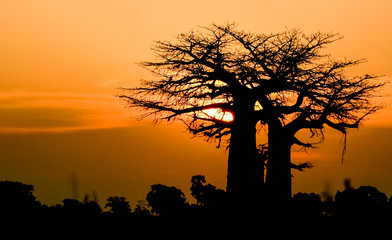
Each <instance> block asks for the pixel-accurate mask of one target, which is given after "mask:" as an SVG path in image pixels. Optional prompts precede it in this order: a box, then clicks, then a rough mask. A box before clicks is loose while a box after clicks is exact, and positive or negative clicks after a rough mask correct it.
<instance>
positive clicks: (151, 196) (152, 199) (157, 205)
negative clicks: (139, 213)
mask: <svg viewBox="0 0 392 240" xmlns="http://www.w3.org/2000/svg"><path fill="white" fill-rule="evenodd" d="M146 200H147V202H148V204H149V205H150V206H151V208H152V212H153V213H156V214H158V215H159V216H163V217H168V216H176V215H178V214H180V213H181V212H182V211H183V210H184V209H185V207H186V206H187V203H186V199H185V195H184V193H183V192H182V191H181V190H180V189H178V188H176V187H168V186H166V185H162V184H155V185H152V186H151V191H150V192H149V193H148V194H147V196H146Z"/></svg>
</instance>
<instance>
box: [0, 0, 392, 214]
mask: <svg viewBox="0 0 392 240" xmlns="http://www.w3.org/2000/svg"><path fill="white" fill-rule="evenodd" d="M391 11H392V1H390V0H373V1H365V0H362V1H361V0H339V1H338V0H328V1H324V0H319V1H313V0H297V1H291V0H285V1H283V0H281V1H279V0H276V1H271V0H269V1H267V0H257V1H256V0H242V1H232V0H224V1H220V0H208V1H207V0H198V1H192V0H189V1H183V0H182V1H179V0H168V1H158V0H156V1H155V0H149V1H148V0H146V1H132V0H129V1H126V0H111V1H102V0H55V1H53V0H47V1H44V0H34V1H30V0H18V1H15V0H1V1H0V29H1V38H0V56H1V58H0V180H13V181H21V182H23V183H26V184H32V185H34V186H35V194H36V196H37V197H38V200H39V201H41V202H42V203H45V204H48V205H52V204H56V203H60V202H61V201H62V200H63V199H64V198H70V197H72V196H73V195H72V184H71V182H72V181H71V179H72V176H74V177H75V176H76V177H77V186H78V193H79V198H81V197H82V196H83V195H84V194H86V193H90V194H91V192H92V191H95V192H96V193H97V194H98V197H99V201H100V202H101V203H103V202H105V200H106V198H107V197H109V196H113V195H119V196H125V197H127V199H129V200H130V201H131V204H133V203H134V202H135V201H136V200H139V199H143V198H144V197H145V196H146V194H147V192H148V191H149V187H150V185H152V184H156V183H162V184H166V185H174V186H176V187H178V188H180V189H181V190H183V191H184V192H185V193H186V194H187V198H188V200H191V196H190V195H189V187H190V179H191V177H192V175H196V174H203V175H205V176H206V179H207V181H208V182H209V183H212V184H214V185H216V186H218V187H220V188H223V189H224V188H225V184H226V170H227V166H226V158H227V152H225V151H224V150H223V149H216V148H215V145H214V144H213V143H206V142H204V141H203V140H202V139H197V138H192V137H191V136H190V135H189V134H187V133H184V127H182V126H181V125H177V124H173V125H166V124H161V125H159V126H153V125H152V124H151V123H150V122H147V121H146V122H137V121H135V120H132V119H130V115H131V114H130V110H129V109H126V108H125V106H124V104H123V103H122V102H120V101H119V100H118V99H116V98H115V97H114V95H115V94H116V93H118V90H117V89H116V88H117V87H127V86H134V85H136V84H138V81H139V80H140V79H142V78H143V79H148V78H150V77H151V75H150V74H149V73H148V72H146V71H145V70H144V69H142V68H140V67H139V66H138V65H137V64H136V63H137V62H140V61H143V60H153V59H154V55H153V52H151V50H150V47H151V46H152V43H153V41H154V40H171V39H173V36H174V35H176V34H179V33H182V32H188V31H189V30H191V29H197V28H198V26H207V25H209V24H211V23H218V24H224V23H227V22H236V23H237V24H238V25H239V26H238V28H239V29H244V30H247V31H252V32H255V33H271V32H280V31H284V30H285V29H286V28H289V29H290V28H300V29H302V30H303V31H304V32H305V33H313V32H316V31H321V32H333V33H339V34H340V35H341V36H343V37H344V39H343V40H340V41H338V42H336V43H334V44H332V45H330V46H329V47H328V48H327V49H326V51H328V52H329V53H331V55H332V56H333V57H334V58H337V59H343V58H348V59H362V58H366V59H367V60H368V62H367V63H365V64H362V65H360V66H358V67H356V68H354V69H351V70H350V73H351V74H358V75H360V74H363V73H374V74H377V75H384V77H383V79H384V80H390V79H391V77H392V63H391V60H390V56H392V47H391V42H392V30H391V29H392V15H391V14H390V13H391ZM389 89H391V87H390V86H389V87H388V88H386V90H385V92H384V93H383V94H385V95H387V94H389V93H390V92H391V91H390V90H389ZM378 101H382V102H385V103H389V102H390V97H389V96H386V97H384V98H380V99H378ZM391 119H392V115H391V108H390V107H386V108H385V109H384V110H383V111H382V112H380V113H378V114H375V115H374V116H371V119H370V120H369V121H366V122H364V125H363V126H361V128H360V129H359V130H352V131H350V132H349V135H348V149H347V154H346V156H345V161H344V164H341V151H342V144H341V135H340V134H338V133H336V132H333V131H330V130H328V131H327V132H326V142H325V143H324V144H322V145H320V148H319V149H315V150H310V151H309V152H308V154H306V153H303V152H295V153H293V161H303V160H308V161H313V162H314V163H315V165H316V167H315V168H313V169H311V170H307V171H305V172H303V173H297V172H293V173H294V174H293V175H294V178H293V191H294V192H298V191H303V192H316V193H321V192H322V191H330V192H331V193H332V194H334V193H336V190H338V189H340V190H341V189H343V185H342V182H343V180H344V178H351V179H352V184H353V185H354V186H356V187H358V186H360V185H372V186H375V187H377V188H378V189H379V190H381V191H383V192H385V193H387V195H388V197H390V196H391V194H392V157H391V156H392V148H391V143H390V142H391V140H392V137H391V134H392V123H391ZM261 139H262V137H261ZM132 207H134V204H133V206H132Z"/></svg>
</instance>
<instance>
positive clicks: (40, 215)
mask: <svg viewBox="0 0 392 240" xmlns="http://www.w3.org/2000/svg"><path fill="white" fill-rule="evenodd" d="M10 186H12V187H10ZM10 188H11V189H13V190H11V191H10V190H9V189H10ZM22 189H23V191H24V193H23V194H19V193H20V192H21V190H22ZM191 189H192V195H194V196H196V198H198V200H197V204H189V203H188V202H187V201H186V198H185V196H184V194H183V192H182V191H181V190H180V189H178V188H176V187H173V186H172V187H169V186H165V185H162V184H155V185H152V186H151V191H150V192H149V193H148V194H147V196H146V200H145V201H144V200H142V201H139V203H138V205H137V206H136V208H135V209H134V210H132V209H131V207H130V205H129V202H128V201H127V200H126V198H124V197H118V196H115V197H109V198H108V199H107V203H106V205H105V206H107V207H108V208H109V211H108V212H103V211H102V210H101V208H100V207H99V205H98V203H97V202H95V201H94V200H90V201H88V202H80V201H78V200H75V199H64V201H63V202H62V204H57V205H56V206H51V207H48V206H46V205H42V204H40V203H39V202H38V201H36V199H35V197H34V196H33V187H32V186H31V185H25V184H22V183H18V182H13V183H10V182H0V193H2V195H1V196H2V197H1V199H2V202H1V205H0V209H2V210H4V209H6V208H9V207H10V205H9V204H10V201H9V200H10V199H12V201H13V202H14V203H18V204H14V205H13V207H12V211H8V214H9V215H8V216H7V215H4V211H3V212H2V215H0V217H2V218H5V217H7V218H8V219H9V217H10V216H16V217H18V219H24V220H25V223H26V224H28V225H29V226H35V227H36V228H37V229H42V226H45V227H46V228H48V229H55V230H56V231H65V230H66V231H68V232H72V231H74V233H79V230H86V231H87V232H90V231H92V232H90V233H91V234H93V233H94V231H97V229H105V230H107V231H108V232H109V233H115V232H116V233H122V234H125V233H126V234H131V235H134V236H136V234H139V233H141V234H142V235H145V234H151V232H149V231H151V230H156V231H158V232H159V234H164V233H165V232H166V233H168V232H169V233H171V234H174V233H179V232H178V229H182V230H183V231H184V230H186V231H189V232H188V233H195V234H196V233H203V232H205V233H210V232H209V231H207V230H214V229H215V230H217V229H218V226H225V227H233V228H239V227H240V226H244V224H245V225H247V224H250V225H247V227H248V228H249V227H251V226H256V227H257V229H258V231H263V232H265V233H267V232H268V231H269V230H271V229H273V228H274V227H275V228H276V227H277V226H279V228H282V227H283V228H284V229H289V227H291V228H292V229H294V230H297V231H298V229H301V228H304V226H306V227H307V228H308V230H306V231H310V230H314V229H318V228H317V226H318V227H322V228H328V229H329V230H331V229H332V228H334V227H336V226H345V225H347V224H348V223H356V224H359V223H360V224H363V225H364V226H366V227H368V228H370V227H374V226H375V224H377V229H381V228H382V227H383V226H385V225H387V224H390V223H391V220H392V201H391V199H392V197H391V198H390V199H389V200H388V199H387V197H386V195H385V194H384V193H382V192H380V191H379V190H377V189H376V188H375V187H371V186H361V187H359V188H357V189H354V188H352V187H347V188H346V189H345V190H344V191H342V192H340V191H338V192H337V193H336V195H335V197H334V199H333V198H330V199H329V200H327V201H322V200H321V197H320V195H318V194H315V193H297V194H294V195H293V198H292V199H291V200H290V201H289V204H288V205H286V204H282V205H280V207H281V208H284V209H285V211H283V213H284V215H281V214H280V213H281V212H280V211H279V209H276V208H275V207H278V205H274V208H267V209H264V210H265V211H262V212H258V211H255V209H256V208H257V207H258V206H255V205H248V206H238V205H233V204H232V202H230V201H227V199H228V196H227V195H225V194H224V193H225V192H224V191H223V190H220V189H218V188H216V187H215V186H213V185H211V184H207V182H206V181H205V177H204V176H202V175H196V176H193V177H192V184H191ZM23 191H22V192H23ZM15 192H17V194H16V193H15ZM5 193H7V195H5ZM26 193H27V194H26ZM211 193H213V194H211ZM204 194H205V195H204ZM26 196H27V198H26ZM202 196H203V197H202ZM206 196H208V197H206ZM204 197H205V198H204ZM4 199H8V200H7V201H5V200H4ZM26 199H28V200H27V201H26ZM247 200H248V199H247ZM249 202H251V201H249ZM4 204H5V205H4ZM260 204H261V203H260ZM287 206H289V207H288V209H286V207H287ZM32 209H34V211H31V210H32ZM286 210H287V211H286ZM239 212H243V213H244V214H240V215H239V214H237V213H239ZM27 216H29V218H26V217H27ZM26 219H27V220H28V221H26ZM12 223H14V224H16V226H18V227H19V228H20V227H21V226H22V225H21V223H22V222H21V221H20V220H18V221H17V222H15V221H14V222H12ZM276 223H278V225H274V224H276ZM227 224H230V225H227ZM251 224H253V225H251ZM387 226H388V225H387ZM313 227H315V228H314V229H313ZM387 229H389V228H387ZM160 231H162V232H160ZM100 232H101V231H100ZM96 233H98V232H96ZM203 234H204V233H203Z"/></svg>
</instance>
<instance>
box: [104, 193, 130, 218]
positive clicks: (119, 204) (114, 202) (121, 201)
mask: <svg viewBox="0 0 392 240" xmlns="http://www.w3.org/2000/svg"><path fill="white" fill-rule="evenodd" d="M105 207H108V208H110V213H112V214H114V215H116V216H129V215H130V214H131V211H132V209H131V206H130V205H129V201H127V200H126V198H125V197H118V196H115V197H109V198H108V199H107V203H106V205H105Z"/></svg>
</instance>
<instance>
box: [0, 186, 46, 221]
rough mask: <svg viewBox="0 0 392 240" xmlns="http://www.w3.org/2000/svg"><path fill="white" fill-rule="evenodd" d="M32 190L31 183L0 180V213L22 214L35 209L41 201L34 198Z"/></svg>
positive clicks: (4, 214) (3, 214)
mask: <svg viewBox="0 0 392 240" xmlns="http://www.w3.org/2000/svg"><path fill="white" fill-rule="evenodd" d="M33 192H34V186H32V185H27V184H23V183H21V182H13V181H0V215H2V216H7V215H21V214H22V215H24V214H29V213H31V212H33V211H34V210H37V209H38V208H39V207H40V206H41V203H40V202H38V201H37V200H36V197H35V196H34V194H33Z"/></svg>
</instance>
